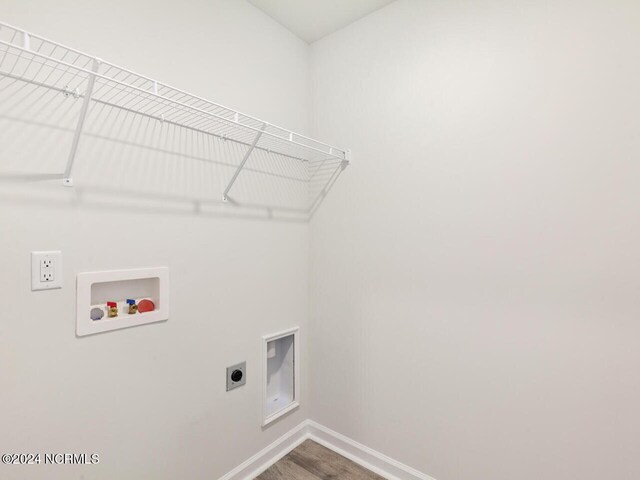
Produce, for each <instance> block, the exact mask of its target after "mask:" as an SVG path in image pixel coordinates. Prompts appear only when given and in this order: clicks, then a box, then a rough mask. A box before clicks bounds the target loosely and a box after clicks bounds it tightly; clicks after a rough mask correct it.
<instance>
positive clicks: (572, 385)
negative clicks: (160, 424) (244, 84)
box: [311, 0, 640, 480]
mask: <svg viewBox="0 0 640 480" xmlns="http://www.w3.org/2000/svg"><path fill="white" fill-rule="evenodd" d="M639 26H640V4H639V3H638V2H633V1H613V2H612V1H604V0H603V1H581V2H573V1H566V0H562V1H555V2H537V1H515V2H512V1H463V2H440V1H422V0H415V1H410V0H399V1H397V2H395V3H393V4H391V5H390V6H388V7H386V8H384V9H382V10H380V11H378V12H376V13H374V14H372V15H371V16H369V17H367V18H365V19H363V20H362V21H359V22H357V23H355V24H353V25H351V26H350V27H347V28H345V29H343V30H341V31H340V32H337V33H336V34H334V35H332V36H330V37H327V38H326V39H323V40H321V41H320V42H318V43H316V44H314V45H313V46H312V60H313V69H314V72H313V79H314V87H313V88H314V93H313V98H314V115H315V122H316V124H315V127H316V129H315V132H314V135H316V136H318V137H320V138H324V139H327V141H331V142H335V143H337V144H344V145H348V146H349V147H350V148H352V149H353V156H354V161H353V165H352V166H351V167H350V168H349V169H347V170H346V172H345V173H344V174H343V176H342V178H341V179H340V181H339V182H338V183H336V185H335V188H334V189H333V190H332V192H331V194H330V195H329V196H328V197H327V199H326V201H325V202H324V204H323V207H322V208H321V209H320V210H319V211H318V213H317V215H316V216H315V219H314V222H313V224H312V231H311V239H312V249H311V255H312V303H313V308H312V317H311V325H312V331H311V336H312V339H313V342H312V351H311V358H312V366H311V377H312V378H313V386H312V393H311V394H312V397H313V399H314V404H313V407H312V408H313V411H312V418H313V419H314V420H316V421H318V422H320V423H321V424H323V425H326V426H328V427H330V428H333V429H336V430H338V431H339V432H341V433H343V434H345V435H348V436H349V437H351V438H354V439H356V440H357V441H359V442H361V443H363V444H365V445H367V446H369V447H371V448H374V449H376V450H378V451H381V452H383V453H385V454H387V455H389V456H391V457H393V458H396V459H398V460H400V461H403V462H405V463H407V464H409V465H411V466H412V467H415V468H418V469H420V470H421V471H424V472H426V473H428V474H430V475H432V476H433V477H435V478H436V479H438V480H477V479H491V480H512V479H515V478H517V479H518V480H537V479H540V478H547V479H568V478H580V479H585V480H586V479H589V480H596V479H601V478H616V479H624V480H633V479H637V478H639V477H640V460H639V457H638V446H639V443H638V431H640V414H639V412H638V404H639V403H640V350H639V349H638V348H637V347H638V338H640V322H639V319H640V298H639V297H638V291H640V277H639V276H638V274H637V269H638V265H639V260H640V246H639V245H640V223H639V217H638V200H639V197H638V178H640V177H639V175H640V162H638V154H639V152H640V135H638V131H639V130H640V120H639V118H640V117H639V116H638V112H639V111H640V93H638V92H639V91H638V88H637V86H638V83H639V82H640V63H639V57H638V55H637V45H638V44H639V43H640V28H639Z"/></svg>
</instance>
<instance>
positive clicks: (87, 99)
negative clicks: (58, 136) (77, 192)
mask: <svg viewBox="0 0 640 480" xmlns="http://www.w3.org/2000/svg"><path fill="white" fill-rule="evenodd" d="M99 67H100V60H98V59H97V58H94V59H93V64H92V66H91V71H92V72H93V73H92V74H91V75H89V81H88V83H87V91H86V92H85V94H84V98H83V99H82V108H81V109H80V116H79V117H78V125H77V126H76V131H75V133H74V134H73V143H72V144H71V151H70V152H69V158H68V160H67V168H65V169H64V175H63V176H62V184H63V185H64V186H65V187H72V186H73V178H71V170H73V163H74V162H75V159H76V153H77V152H78V143H79V142H80V136H81V135H82V129H83V128H84V121H85V119H86V118H87V111H88V110H89V103H91V96H92V95H93V86H94V85H95V83H96V76H95V75H94V74H95V73H97V72H98V68H99Z"/></svg>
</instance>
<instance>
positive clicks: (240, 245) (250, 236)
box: [0, 0, 309, 480]
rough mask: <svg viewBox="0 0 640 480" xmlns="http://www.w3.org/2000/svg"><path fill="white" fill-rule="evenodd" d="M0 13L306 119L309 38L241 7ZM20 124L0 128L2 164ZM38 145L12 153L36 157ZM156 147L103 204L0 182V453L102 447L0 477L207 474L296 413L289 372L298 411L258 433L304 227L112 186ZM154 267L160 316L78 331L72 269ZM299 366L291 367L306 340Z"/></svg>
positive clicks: (138, 65)
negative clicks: (47, 281)
mask: <svg viewBox="0 0 640 480" xmlns="http://www.w3.org/2000/svg"><path fill="white" fill-rule="evenodd" d="M0 18H1V19H2V20H3V21H5V22H7V23H10V24H14V25H16V26H19V27H23V28H26V29H28V30H31V31H32V32H34V33H39V34H41V35H44V36H48V37H50V38H51V39H53V40H57V41H59V42H61V43H65V44H67V45H70V46H73V47H76V48H78V49H80V50H84V51H87V52H89V53H92V54H95V55H98V56H100V57H102V58H103V59H106V60H109V61H112V62H115V63H119V64H122V65H123V66H128V67H131V68H132V69H133V70H135V71H139V72H141V73H145V74H148V75H150V76H151V77H153V78H158V79H159V80H161V81H165V82H167V83H170V84H173V85H175V86H177V87H181V88H184V89H186V90H188V91H192V92H194V93H196V94H200V95H202V96H205V97H208V98H211V99H213V100H216V101H219V102H220V103H222V104H226V105H229V106H231V107H234V108H238V109H240V110H242V111H246V112H247V113H250V114H255V115H256V116H258V117H262V118H265V119H267V120H269V121H272V122H274V123H276V124H281V125H283V126H287V127H289V128H291V129H293V130H296V131H301V132H302V133H304V132H305V131H307V130H308V126H309V125H308V111H309V108H308V101H309V95H308V78H309V77H308V74H309V67H308V53H309V52H308V48H309V47H308V46H307V45H306V44H305V43H304V42H302V41H301V40H299V39H297V38H296V37H294V36H293V35H292V34H291V33H289V32H288V31H286V30H285V29H284V28H283V27H281V26H279V25H277V24H276V23H275V22H273V21H272V20H271V19H269V18H268V17H267V16H266V15H264V14H263V13H262V12H260V11H258V10H257V9H255V8H254V7H253V6H251V5H250V4H248V3H247V2H243V1H237V0H226V1H225V0H216V1H206V2H205V1H190V2H151V1H143V0H134V1H121V0H115V1H108V2H103V1H70V0H61V1H59V2H55V3H54V2H47V1H29V2H22V1H12V0H0ZM31 99H32V100H34V99H35V97H31ZM72 101H73V100H72ZM2 121H4V122H6V119H3V120H2ZM3 125H4V124H3ZM6 125H9V124H8V123H7V124H6ZM12 128H13V127H12ZM19 134H20V131H13V133H12V137H13V138H8V135H7V134H6V131H5V130H3V131H2V132H0V163H2V164H3V165H7V164H10V163H11V162H13V160H14V159H13V158H7V155H6V151H7V150H6V148H5V147H6V146H7V144H9V143H10V144H12V147H13V146H14V145H13V144H14V140H15V138H16V137H15V136H14V135H19ZM54 134H55V132H53V133H52V135H54ZM52 138H55V137H52ZM48 140H49V141H51V139H48ZM85 140H86V139H83V142H82V143H81V149H82V148H84V147H85V146H89V143H90V142H88V141H85ZM34 143H36V142H34V141H31V142H29V141H25V142H24V144H23V145H24V149H30V148H32V149H34V152H35V153H37V154H38V155H39V157H38V158H41V157H43V156H42V152H40V151H39V150H38V147H39V145H34ZM54 143H55V142H54ZM3 152H5V154H3ZM102 153H103V154H104V156H103V157H101V161H109V155H108V152H107V151H103V152H102ZM154 158H155V155H149V154H148V153H147V154H145V162H143V164H144V165H145V167H144V168H141V164H140V163H134V164H132V165H135V168H132V170H131V172H127V171H125V172H112V173H113V174H114V176H106V177H105V179H107V178H111V179H112V180H111V181H113V182H114V184H113V185H110V184H109V183H108V182H109V181H107V180H105V182H104V187H105V192H103V194H102V195H101V198H100V199H99V200H97V199H93V198H92V199H91V200H89V198H88V197H87V196H85V194H86V195H88V194H90V193H91V192H86V191H85V192H84V193H80V192H82V190H81V189H82V186H83V182H81V181H78V182H77V186H76V187H77V188H75V187H74V189H65V188H64V187H62V186H61V182H60V177H59V176H58V178H57V179H56V180H53V181H49V180H47V181H44V180H42V179H41V178H38V177H32V176H30V175H26V176H24V177H21V176H20V175H13V176H12V175H8V176H2V177H0V181H1V182H2V183H1V184H0V237H1V238H2V241H1V242H0V245H2V252H1V253H0V300H1V303H2V311H1V312H0V385H1V387H0V407H1V411H2V415H0V452H2V453H41V454H43V455H44V454H45V453H87V454H92V453H96V454H99V460H100V463H99V464H98V465H87V466H80V465H31V466H14V465H0V478H3V479H31V478H34V479H38V478H43V479H44V478H46V479H65V480H67V479H71V478H85V479H115V478H118V479H176V478H192V479H204V478H208V479H212V478H213V479H215V478H218V477H220V476H221V475H222V474H224V473H226V472H227V471H229V470H231V469H232V468H234V467H235V466H237V465H238V464H240V463H241V462H243V461H244V460H246V459H247V458H249V457H250V456H251V455H253V454H254V453H256V452H257V451H259V450H261V449H262V448H264V447H265V446H266V445H268V444H269V443H271V442H272V441H273V440H275V439H276V438H277V437H279V436H280V435H282V434H283V433H284V432H286V431H288V430H290V429H291V428H292V427H293V426H294V425H297V424H299V423H300V422H301V421H302V420H304V419H306V418H307V417H308V414H307V412H306V405H307V401H306V392H305V389H304V387H305V384H303V390H302V406H301V408H300V409H299V410H298V411H296V412H294V413H292V414H291V415H289V416H287V417H285V418H283V419H282V420H281V421H279V422H276V423H275V424H273V425H271V426H270V427H269V428H267V429H264V430H263V429H262V428H261V421H262V417H261V409H262V406H261V398H262V390H261V385H260V368H261V359H260V351H261V338H262V335H265V334H269V333H272V332H278V331H282V330H284V329H286V328H289V327H292V326H295V325H300V326H301V335H302V340H303V341H304V339H305V337H306V327H307V316H308V258H309V256H308V225H307V224H301V223H290V222H275V221H270V220H267V219H266V216H263V217H262V218H263V219H262V220H256V219H245V218H237V217H235V216H219V215H215V214H213V213H209V214H206V213H198V212H197V211H194V209H193V208H192V206H191V207H190V206H189V205H174V204H173V203H172V202H168V203H167V202H164V201H163V200H162V198H163V195H162V193H163V192H162V190H161V189H159V193H160V198H159V199H155V200H153V201H149V200H148V199H146V198H136V197H134V198H133V199H131V198H118V196H117V195H116V196H115V197H114V196H111V195H110V193H109V190H110V187H114V188H115V187H117V186H118V185H117V182H118V178H119V176H118V174H119V173H120V174H122V175H137V176H139V178H143V177H145V178H146V177H147V176H149V177H150V178H152V179H155V181H157V182H159V183H162V182H163V181H165V180H166V178H164V176H167V175H169V174H170V173H171V172H172V171H169V170H164V168H154ZM92 160H94V161H95V158H93V157H92V156H87V155H86V154H85V155H80V156H79V158H78V161H77V164H78V165H77V166H78V168H79V169H81V170H82V169H86V168H87V165H88V164H89V163H90V162H91V161H92ZM113 160H117V159H116V158H115V157H114V158H113ZM133 160H135V159H133ZM133 160H132V161H133ZM27 161H29V157H28V155H25V162H27ZM56 161H57V160H56ZM63 164H64V161H63ZM183 165H184V166H185V167H184V168H187V169H189V168H193V167H191V166H190V165H191V164H190V163H189V162H188V161H187V160H184V164H183ZM30 166H32V167H33V166H34V165H30ZM102 166H103V167H104V165H102ZM56 171H57V172H58V173H60V170H45V172H56ZM176 171H178V170H177V167H176ZM114 178H115V180H113V179H114ZM49 249H60V250H62V252H63V259H64V268H65V272H64V288H63V289H62V290H56V291H43V292H31V291H30V252H31V251H32V250H49ZM154 266H168V267H169V268H170V276H171V317H170V320H169V321H168V322H165V323H158V324H153V325H146V326H142V327H136V328H131V329H127V330H120V331H115V332H110V333H105V334H100V335H95V336H89V337H83V338H76V336H75V320H74V318H75V274H76V273H77V272H83V271H95V270H110V269H124V268H136V267H154ZM243 360H246V361H247V375H248V377H247V385H246V386H245V387H242V388H239V389H237V390H234V391H232V392H229V393H227V392H226V391H225V367H226V366H228V365H233V364H235V363H237V362H241V361H243ZM302 362H303V363H302V371H303V378H305V377H304V375H305V372H306V352H305V350H304V349H303V350H302ZM42 461H43V462H44V457H43V458H42Z"/></svg>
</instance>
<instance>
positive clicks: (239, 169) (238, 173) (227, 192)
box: [222, 122, 267, 202]
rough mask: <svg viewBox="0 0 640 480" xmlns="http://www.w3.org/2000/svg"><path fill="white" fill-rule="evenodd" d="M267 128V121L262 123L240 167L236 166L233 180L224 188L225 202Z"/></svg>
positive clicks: (223, 199)
mask: <svg viewBox="0 0 640 480" xmlns="http://www.w3.org/2000/svg"><path fill="white" fill-rule="evenodd" d="M266 128H267V123H266V122H265V123H263V124H262V128H261V129H260V131H259V132H258V134H257V135H256V138H254V139H253V143H252V144H251V146H250V147H249V150H247V153H245V154H244V157H243V159H242V161H241V162H240V165H238V168H236V171H235V173H234V174H233V177H231V181H230V182H229V185H227V188H225V189H224V193H223V194H222V201H223V202H228V201H229V197H228V194H229V190H231V187H233V184H234V183H236V180H237V179H238V175H240V172H241V171H242V169H243V168H244V165H245V163H247V160H249V157H250V156H251V153H252V152H253V150H254V149H255V148H256V145H257V144H258V140H260V137H261V136H262V134H263V133H264V130H265V129H266Z"/></svg>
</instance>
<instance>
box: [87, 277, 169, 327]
mask: <svg viewBox="0 0 640 480" xmlns="http://www.w3.org/2000/svg"><path fill="white" fill-rule="evenodd" d="M127 300H132V301H134V302H135V305H136V308H134V309H132V311H133V310H137V306H138V305H140V306H147V307H148V306H150V305H151V304H150V303H149V302H144V303H140V302H142V301H143V300H149V301H151V302H152V303H153V310H150V311H145V312H140V311H135V313H129V311H130V310H129V306H130V305H129V303H127ZM114 304H115V309H116V310H117V315H115V316H110V312H109V307H108V305H112V306H113V305H114ZM141 310H143V308H141ZM100 311H102V315H101V312H100ZM113 313H115V310H114V311H112V312H111V314H113ZM100 316H101V318H99V319H93V318H92V317H94V318H97V317H100ZM168 319H169V269H168V268H166V267H159V268H141V269H134V270H110V271H104V272H86V273H79V274H78V279H77V300H76V334H77V335H78V336H79V337H82V336H84V335H92V334H94V333H101V332H108V331H111V330H119V329H121V328H129V327H135V326H138V325H145V324H147V323H154V322H161V321H163V320H168Z"/></svg>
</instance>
